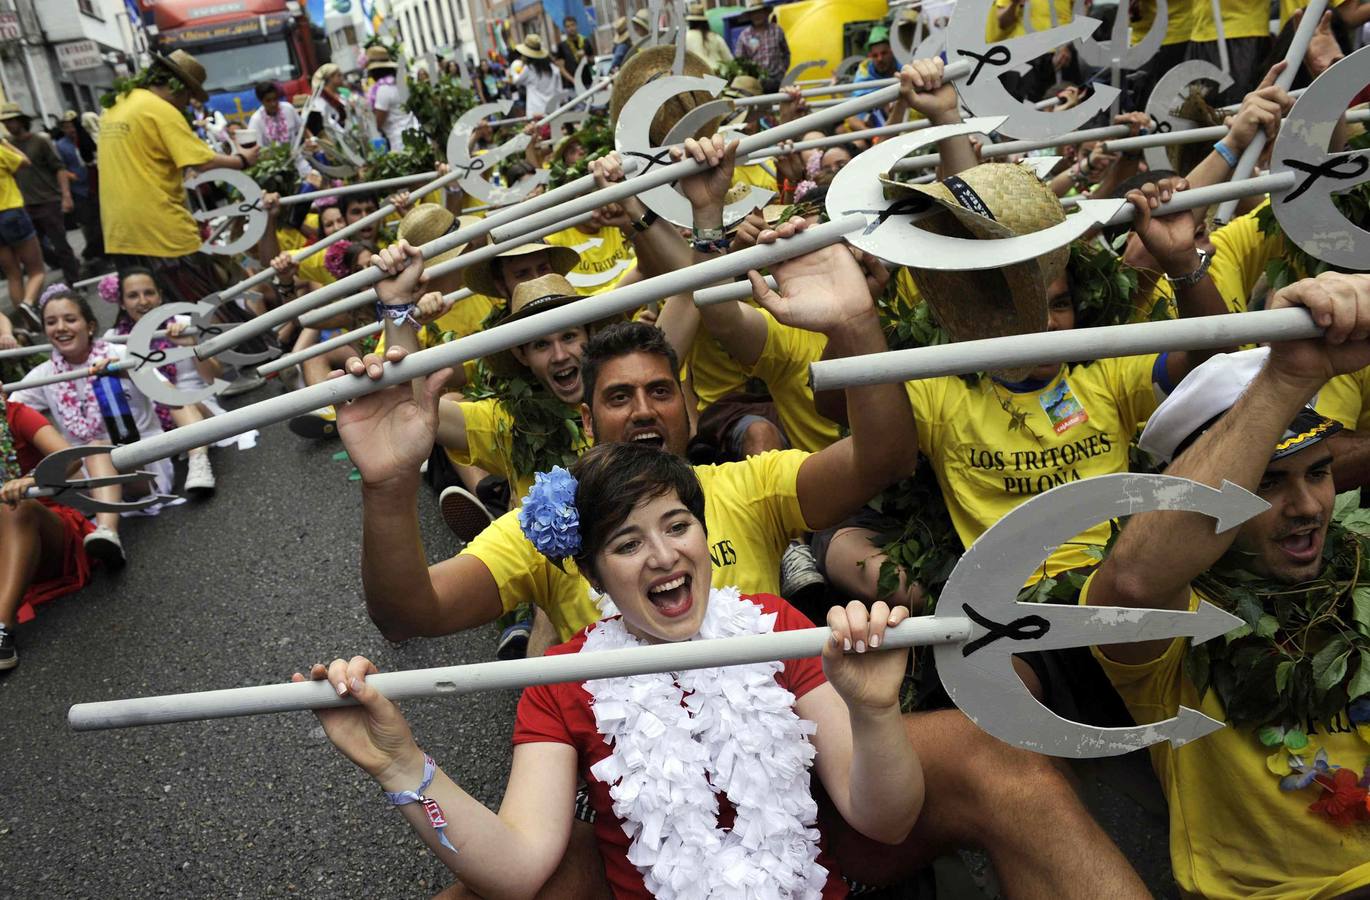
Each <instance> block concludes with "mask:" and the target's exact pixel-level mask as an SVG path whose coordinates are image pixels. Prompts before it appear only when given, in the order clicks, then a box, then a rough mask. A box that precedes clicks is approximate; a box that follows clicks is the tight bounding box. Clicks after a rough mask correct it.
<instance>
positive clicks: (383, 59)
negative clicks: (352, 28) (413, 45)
mask: <svg viewBox="0 0 1370 900" xmlns="http://www.w3.org/2000/svg"><path fill="white" fill-rule="evenodd" d="M397 67H398V64H397V63H396V62H395V61H394V60H393V59H391V58H390V51H389V50H387V49H385V48H384V47H382V46H381V45H380V44H373V45H372V46H370V47H367V48H366V71H368V72H370V71H371V70H372V69H394V68H397Z"/></svg>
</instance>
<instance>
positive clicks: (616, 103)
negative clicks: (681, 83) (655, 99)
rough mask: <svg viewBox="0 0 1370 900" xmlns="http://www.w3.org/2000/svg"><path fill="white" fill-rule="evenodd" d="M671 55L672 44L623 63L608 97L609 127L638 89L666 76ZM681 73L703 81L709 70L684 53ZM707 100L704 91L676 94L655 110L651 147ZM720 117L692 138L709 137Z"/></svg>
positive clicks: (659, 142) (673, 57)
mask: <svg viewBox="0 0 1370 900" xmlns="http://www.w3.org/2000/svg"><path fill="white" fill-rule="evenodd" d="M675 52H676V47H675V45H674V44H663V45H661V46H657V47H648V48H647V49H646V50H640V51H638V52H637V53H636V54H634V55H633V56H632V58H630V59H629V60H628V61H627V62H626V63H624V64H623V68H622V69H620V70H619V73H618V76H617V77H616V78H615V79H614V89H613V93H611V94H610V95H609V124H610V125H611V126H614V127H617V126H618V117H619V114H620V113H622V112H623V107H624V105H625V104H627V102H628V101H629V99H631V98H632V96H633V95H634V94H636V93H637V92H638V89H639V88H641V87H642V86H643V85H645V84H647V83H648V82H651V81H655V80H656V79H658V78H663V77H669V76H670V74H671V67H672V66H673V65H674V64H675ZM684 74H685V75H688V76H690V77H692V78H703V77H704V76H706V75H712V74H713V69H711V68H710V67H709V64H708V63H706V62H705V61H704V60H702V59H700V58H699V57H698V56H695V55H694V54H693V53H690V52H688V51H687V52H686V54H685V71H684ZM711 100H713V97H710V96H709V95H708V94H707V93H705V92H704V91H691V92H689V93H684V94H676V95H675V96H674V97H672V98H671V99H669V100H667V101H666V102H665V103H664V104H662V106H661V108H660V109H659V110H658V111H657V114H656V117H655V118H653V119H652V124H651V127H650V129H649V130H648V139H649V140H650V141H651V144H652V146H653V147H660V146H661V145H662V143H663V142H664V141H665V140H666V135H667V134H669V133H670V131H671V128H672V127H674V126H675V123H677V122H679V121H680V119H681V117H682V116H684V115H685V114H686V113H687V112H689V111H690V110H692V109H694V108H695V107H696V106H699V105H701V104H704V103H708V102H709V101H711ZM722 118H723V117H722V116H715V117H714V118H712V119H710V120H709V121H707V122H705V123H704V124H703V125H702V126H700V128H699V130H698V131H696V132H695V133H694V137H696V138H704V137H708V136H710V135H712V134H713V133H714V131H715V130H716V129H717V128H718V123H719V122H720V121H722Z"/></svg>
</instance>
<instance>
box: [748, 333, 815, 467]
mask: <svg viewBox="0 0 1370 900" xmlns="http://www.w3.org/2000/svg"><path fill="white" fill-rule="evenodd" d="M761 315H762V316H764V317H765V319H766V346H765V347H764V348H762V350H761V356H760V357H759V358H758V359H757V361H756V365H754V366H752V368H751V371H749V372H748V373H747V374H748V375H750V376H752V377H753V378H760V379H761V380H762V381H764V382H766V387H767V388H769V389H770V392H771V399H772V400H774V401H775V411H776V415H777V417H779V419H780V425H781V427H783V428H784V429H785V435H786V436H787V437H788V438H789V439H790V446H792V447H794V448H795V449H797V450H807V451H808V452H810V453H817V452H818V451H819V450H822V449H823V448H824V447H826V446H828V445H829V444H832V443H835V442H836V441H837V439H838V426H837V423H836V422H834V421H833V420H832V419H828V418H825V417H823V416H821V415H819V413H818V410H817V409H815V408H814V404H813V389H812V388H811V387H809V363H812V362H816V361H817V360H819V359H821V358H822V356H823V350H824V348H825V347H827V346H828V339H827V338H826V337H824V336H823V335H821V334H816V333H815V332H812V331H805V330H804V329H802V328H791V327H790V326H789V325H782V324H780V323H779V322H777V321H776V320H775V316H773V315H771V314H770V313H768V312H766V311H765V310H764V309H763V310H762V311H761Z"/></svg>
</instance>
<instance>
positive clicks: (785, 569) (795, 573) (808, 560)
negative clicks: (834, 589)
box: [780, 541, 826, 603]
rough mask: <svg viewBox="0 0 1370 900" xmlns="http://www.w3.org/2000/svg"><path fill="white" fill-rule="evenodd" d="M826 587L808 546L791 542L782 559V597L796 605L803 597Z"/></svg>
mask: <svg viewBox="0 0 1370 900" xmlns="http://www.w3.org/2000/svg"><path fill="white" fill-rule="evenodd" d="M825 585H826V582H825V581H824V580H823V575H822V573H820V572H819V571H818V561H817V560H815V559H814V556H813V550H812V549H811V548H810V547H809V545H808V544H804V543H801V542H799V541H790V546H789V547H787V548H786V549H785V555H784V556H781V557H780V596H782V597H784V598H785V599H786V600H788V601H790V602H791V603H794V602H795V601H796V600H798V599H799V598H800V596H801V595H807V594H808V593H809V592H811V591H813V590H814V589H815V588H822V587H824V586H825Z"/></svg>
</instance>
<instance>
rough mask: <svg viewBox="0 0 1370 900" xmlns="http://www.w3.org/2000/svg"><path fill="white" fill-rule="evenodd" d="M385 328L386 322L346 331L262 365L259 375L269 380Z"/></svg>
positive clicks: (258, 370) (378, 332)
mask: <svg viewBox="0 0 1370 900" xmlns="http://www.w3.org/2000/svg"><path fill="white" fill-rule="evenodd" d="M384 328H385V323H384V322H372V323H370V324H369V325H363V326H362V327H360V328H354V329H352V330H351V331H345V332H343V333H342V334H340V335H338V336H337V337H333V338H329V339H328V340H326V341H320V342H319V343H317V344H311V345H310V346H308V347H306V348H304V349H303V350H297V351H295V352H294V353H287V354H285V355H284V356H280V357H277V358H276V359H273V360H271V361H270V362H266V363H262V364H261V365H260V366H258V367H257V374H258V375H260V376H262V377H263V378H267V377H269V376H271V375H275V374H276V373H278V372H284V371H285V370H286V369H289V368H290V367H291V366H296V365H299V364H300V363H302V362H304V361H305V360H309V359H313V358H314V357H316V356H323V355H324V354H325V353H328V352H330V351H332V350H336V349H338V348H339V347H346V346H347V345H348V344H351V343H352V342H354V341H360V340H364V339H366V338H369V337H371V336H372V335H374V334H380V333H381V331H382V330H383V329H384Z"/></svg>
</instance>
